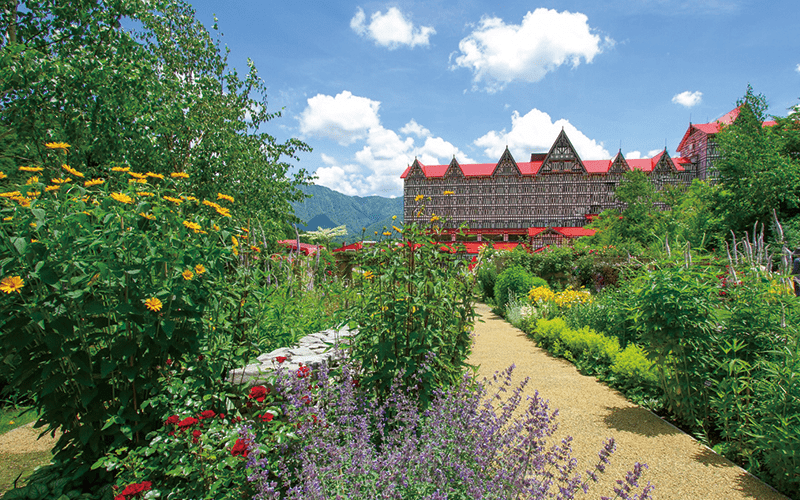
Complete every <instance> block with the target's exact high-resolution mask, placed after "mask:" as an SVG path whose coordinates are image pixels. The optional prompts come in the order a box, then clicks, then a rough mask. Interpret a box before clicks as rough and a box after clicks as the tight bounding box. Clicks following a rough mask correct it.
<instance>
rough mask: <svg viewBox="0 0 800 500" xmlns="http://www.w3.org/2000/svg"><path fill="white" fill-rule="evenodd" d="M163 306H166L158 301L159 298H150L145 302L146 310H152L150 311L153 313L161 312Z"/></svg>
mask: <svg viewBox="0 0 800 500" xmlns="http://www.w3.org/2000/svg"><path fill="white" fill-rule="evenodd" d="M163 305H164V304H162V303H161V301H160V300H158V299H157V298H155V297H150V298H149V299H147V300H145V301H144V306H145V307H146V308H148V309H150V310H151V311H153V312H158V311H160V310H161V307H162V306H163Z"/></svg>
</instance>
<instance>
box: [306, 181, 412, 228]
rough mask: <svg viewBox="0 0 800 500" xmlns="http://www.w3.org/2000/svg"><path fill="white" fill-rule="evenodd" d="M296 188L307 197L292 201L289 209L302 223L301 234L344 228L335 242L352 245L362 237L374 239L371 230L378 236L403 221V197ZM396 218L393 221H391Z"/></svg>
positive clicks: (319, 187) (318, 187)
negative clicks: (395, 217) (394, 217)
mask: <svg viewBox="0 0 800 500" xmlns="http://www.w3.org/2000/svg"><path fill="white" fill-rule="evenodd" d="M299 189H300V190H301V191H302V192H303V193H305V194H307V195H311V197H310V198H306V199H305V200H304V201H302V202H293V203H292V208H294V213H295V215H297V217H298V218H299V219H300V220H302V221H303V222H304V223H305V224H304V225H300V224H298V226H297V228H298V229H300V230H304V231H315V230H316V229H317V228H318V227H321V228H323V229H328V228H332V227H337V226H341V225H344V226H346V228H347V236H345V237H340V238H335V240H336V241H348V242H353V241H355V240H360V239H361V238H362V228H365V231H364V236H363V237H364V239H367V240H371V239H375V238H376V236H375V231H377V232H378V233H379V234H380V233H381V232H383V230H384V229H383V228H384V226H385V227H388V228H389V229H390V230H391V227H392V224H394V225H397V224H398V222H402V221H403V198H401V197H397V198H383V197H381V196H366V197H361V196H348V195H346V194H342V193H339V192H338V191H334V190H332V189H329V188H326V187H324V186H317V185H310V186H299ZM394 215H396V216H397V220H392V216H394Z"/></svg>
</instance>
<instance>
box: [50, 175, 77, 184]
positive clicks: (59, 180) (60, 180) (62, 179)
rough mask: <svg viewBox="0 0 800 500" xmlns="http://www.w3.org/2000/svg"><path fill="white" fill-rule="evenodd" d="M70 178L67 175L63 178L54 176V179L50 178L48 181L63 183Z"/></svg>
mask: <svg viewBox="0 0 800 500" xmlns="http://www.w3.org/2000/svg"><path fill="white" fill-rule="evenodd" d="M71 180H72V178H71V177H67V178H66V179H64V178H63V177H56V178H55V179H50V182H52V183H53V184H64V183H65V182H69V181H71Z"/></svg>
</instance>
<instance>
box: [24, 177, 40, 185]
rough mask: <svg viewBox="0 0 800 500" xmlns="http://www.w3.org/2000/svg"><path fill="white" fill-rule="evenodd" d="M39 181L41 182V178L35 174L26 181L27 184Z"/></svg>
mask: <svg viewBox="0 0 800 500" xmlns="http://www.w3.org/2000/svg"><path fill="white" fill-rule="evenodd" d="M37 182H39V178H38V177H37V176H35V175H34V176H31V177H28V180H27V181H25V184H26V185H28V186H30V185H31V184H36V183H37Z"/></svg>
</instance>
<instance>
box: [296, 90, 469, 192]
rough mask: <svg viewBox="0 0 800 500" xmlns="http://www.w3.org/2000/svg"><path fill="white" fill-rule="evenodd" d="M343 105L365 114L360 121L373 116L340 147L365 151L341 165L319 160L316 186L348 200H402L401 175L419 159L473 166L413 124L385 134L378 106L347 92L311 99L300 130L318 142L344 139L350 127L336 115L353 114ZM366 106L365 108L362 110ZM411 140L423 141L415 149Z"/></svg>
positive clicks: (328, 159)
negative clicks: (351, 146)
mask: <svg viewBox="0 0 800 500" xmlns="http://www.w3.org/2000/svg"><path fill="white" fill-rule="evenodd" d="M342 96H344V97H342ZM337 99H338V100H339V101H341V102H339V101H337ZM342 103H350V104H352V107H355V108H357V109H359V110H361V111H362V113H361V114H358V113H356V114H355V115H356V116H360V117H362V118H363V117H364V116H369V118H370V119H369V120H362V121H361V122H360V123H361V125H360V126H359V127H355V126H353V127H351V129H350V133H349V135H346V138H347V139H348V141H347V142H342V141H340V142H341V143H342V144H343V145H347V144H352V143H354V142H356V141H363V146H361V149H360V150H358V151H356V152H355V153H354V154H353V156H352V159H351V161H348V162H341V161H339V160H338V159H336V158H334V157H333V156H330V155H328V154H324V153H323V154H321V156H320V158H321V160H322V163H323V164H324V166H321V167H318V168H317V170H316V172H315V174H316V176H317V180H316V183H317V184H319V185H322V186H326V187H329V188H331V189H334V190H336V191H339V192H342V193H344V194H348V195H359V196H367V195H372V194H378V195H380V196H398V195H400V194H401V193H402V192H403V181H402V179H400V174H401V173H402V172H403V170H405V168H406V167H407V166H408V165H409V164H411V163H412V162H413V161H414V158H415V157H417V158H419V161H421V162H422V163H423V164H426V165H437V164H445V163H449V162H450V159H451V158H452V157H453V156H455V157H456V158H457V159H458V161H459V162H461V163H474V160H472V159H470V158H469V157H467V156H466V155H465V154H464V153H463V152H461V151H460V150H459V149H458V148H457V147H456V146H454V145H453V144H451V143H450V142H448V141H446V140H444V139H442V138H441V137H434V136H433V135H432V134H431V132H430V130H428V129H427V128H425V127H423V126H422V125H420V124H419V123H417V122H416V121H415V120H411V121H409V122H408V123H407V124H406V125H405V126H403V127H402V128H401V129H400V130H399V133H398V132H395V131H394V130H390V129H387V128H385V127H384V126H383V125H382V124H381V123H380V119H379V117H378V114H377V110H378V106H379V105H380V103H379V102H377V101H372V100H370V99H367V98H364V97H357V96H353V95H352V94H351V93H350V92H347V91H345V92H342V93H341V94H339V95H337V96H336V97H335V98H334V97H331V96H324V95H318V96H315V97H313V98H312V99H309V100H308V107H307V108H306V109H305V110H304V111H303V113H302V114H301V118H300V120H301V129H302V130H304V131H305V133H308V134H312V135H318V136H328V137H338V136H342V135H344V133H343V130H344V129H345V124H346V123H347V122H346V121H345V120H344V119H343V118H342V119H334V118H336V117H339V115H337V114H336V113H335V111H338V112H339V113H345V114H347V112H348V110H350V111H352V109H351V108H350V107H348V106H343V105H342ZM365 103H366V104H367V106H364V104H365ZM368 110H374V113H373V114H370V113H368V112H366V111H368ZM351 114H352V113H351ZM367 124H369V125H367ZM303 125H305V128H303ZM331 130H335V131H336V133H331V132H330V131H331ZM412 135H413V136H416V137H417V138H419V139H424V142H422V145H418V144H416V143H415V142H414V141H415V138H414V137H411V136H412Z"/></svg>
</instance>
